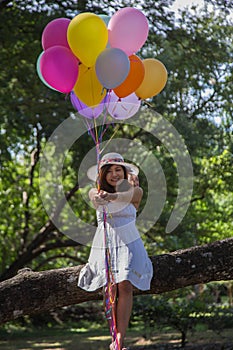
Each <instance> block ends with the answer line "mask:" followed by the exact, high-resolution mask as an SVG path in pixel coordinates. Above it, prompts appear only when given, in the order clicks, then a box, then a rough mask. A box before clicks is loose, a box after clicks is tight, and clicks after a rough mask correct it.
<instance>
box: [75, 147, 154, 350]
mask: <svg viewBox="0 0 233 350" xmlns="http://www.w3.org/2000/svg"><path fill="white" fill-rule="evenodd" d="M96 169H97V167H96V166H94V167H92V168H90V169H89V171H88V176H89V178H90V179H92V180H94V179H96ZM129 174H134V175H136V176H137V174H138V168H137V167H135V166H134V165H133V164H129V163H126V162H124V159H123V157H122V156H121V155H120V154H118V153H108V154H106V155H105V156H104V157H103V158H102V159H101V161H100V164H99V175H98V176H99V178H98V181H97V185H98V189H97V188H92V189H91V190H90V192H89V197H90V199H91V201H92V203H93V205H94V206H95V208H96V213H97V222H98V227H97V230H96V233H95V237H94V239H93V243H92V248H91V252H90V256H89V259H88V263H87V264H86V265H85V266H84V268H83V269H82V270H81V272H80V275H79V281H78V286H79V287H81V288H83V289H85V290H87V291H94V290H96V289H98V288H100V287H102V286H104V285H106V283H107V280H106V261H105V250H106V248H107V247H108V249H109V255H110V267H111V272H112V277H113V281H114V292H115V298H116V300H115V305H114V308H113V310H112V312H113V313H114V315H113V317H114V319H115V322H116V329H117V341H116V340H115V341H114V340H113V341H112V343H111V344H110V347H109V348H110V350H118V349H120V350H126V348H124V347H123V343H124V338H125V335H126V329H127V327H128V323H129V319H130V315H131V311H132V305H133V286H134V287H136V288H138V289H140V290H149V289H150V282H151V278H152V276H153V268H152V263H151V260H150V259H149V257H148V255H147V252H146V250H145V248H144V245H143V242H142V240H141V238H140V235H139V232H138V230H137V228H136V225H135V220H136V212H137V209H138V207H139V205H140V202H141V199H142V194H143V192H142V189H141V188H140V187H139V186H135V187H132V185H130V183H129V181H128V177H129ZM105 230H106V231H105ZM105 232H107V241H106V239H105Z"/></svg>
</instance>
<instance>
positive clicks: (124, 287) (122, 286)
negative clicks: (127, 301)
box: [118, 281, 133, 294]
mask: <svg viewBox="0 0 233 350" xmlns="http://www.w3.org/2000/svg"><path fill="white" fill-rule="evenodd" d="M118 291H119V293H126V294H131V293H132V292H133V286H132V284H131V282H130V281H122V282H120V283H119V284H118Z"/></svg>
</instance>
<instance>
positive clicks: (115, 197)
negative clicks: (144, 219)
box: [98, 187, 143, 209]
mask: <svg viewBox="0 0 233 350" xmlns="http://www.w3.org/2000/svg"><path fill="white" fill-rule="evenodd" d="M98 195H99V196H100V197H101V198H102V199H104V200H105V201H107V202H111V201H114V202H125V203H132V204H133V205H134V206H135V208H136V209H138V208H139V205H140V202H141V200H142V195H143V190H142V188H141V187H132V188H130V189H129V190H128V191H125V192H115V193H108V192H105V191H100V193H99V194H98Z"/></svg>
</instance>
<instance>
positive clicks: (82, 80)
mask: <svg viewBox="0 0 233 350" xmlns="http://www.w3.org/2000/svg"><path fill="white" fill-rule="evenodd" d="M73 90H74V92H75V94H76V96H77V97H78V98H79V99H80V100H81V101H82V102H83V103H85V105H87V106H88V107H95V106H96V105H98V104H99V103H100V102H101V101H102V99H103V98H104V97H105V95H106V89H104V88H103V85H101V83H100V82H99V80H98V78H97V75H96V72H95V67H86V66H84V64H80V65H79V74H78V79H77V81H76V84H75V86H74V89H73Z"/></svg>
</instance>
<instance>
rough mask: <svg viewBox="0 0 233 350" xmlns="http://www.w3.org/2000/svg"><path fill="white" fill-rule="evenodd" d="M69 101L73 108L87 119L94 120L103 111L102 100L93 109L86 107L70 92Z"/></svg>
mask: <svg viewBox="0 0 233 350" xmlns="http://www.w3.org/2000/svg"><path fill="white" fill-rule="evenodd" d="M70 101H71V103H72V105H73V107H74V108H75V109H76V110H77V111H78V112H79V114H81V115H82V116H83V117H85V118H88V119H93V118H94V119H96V118H98V117H99V116H100V114H101V113H102V112H103V109H104V101H105V100H104V99H103V101H101V102H100V104H99V105H97V106H96V107H94V108H91V107H88V106H87V105H85V103H83V102H82V101H81V100H80V99H79V98H78V97H77V96H76V95H75V93H74V91H71V93H70Z"/></svg>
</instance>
